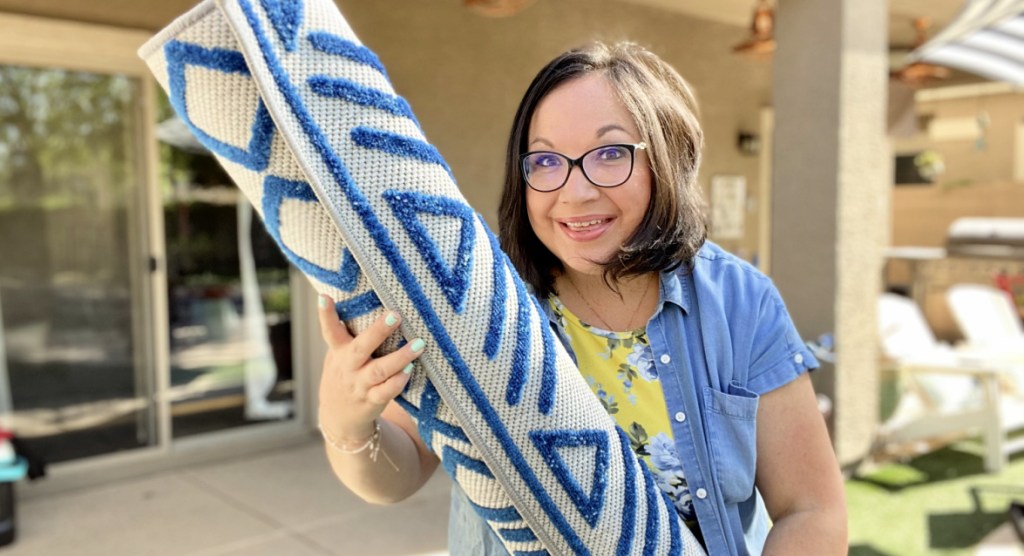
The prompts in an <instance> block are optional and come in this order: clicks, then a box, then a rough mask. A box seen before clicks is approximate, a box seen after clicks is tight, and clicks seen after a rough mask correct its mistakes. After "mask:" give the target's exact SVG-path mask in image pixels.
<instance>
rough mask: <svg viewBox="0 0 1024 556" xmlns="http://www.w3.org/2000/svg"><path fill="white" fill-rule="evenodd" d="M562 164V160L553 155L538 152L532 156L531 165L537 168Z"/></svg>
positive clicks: (555, 166) (554, 166)
mask: <svg viewBox="0 0 1024 556" xmlns="http://www.w3.org/2000/svg"><path fill="white" fill-rule="evenodd" d="M561 165H562V160H561V159H560V158H558V157H557V156H555V155H551V154H539V155H536V156H534V157H533V166H535V167H537V168H557V167H558V166H561Z"/></svg>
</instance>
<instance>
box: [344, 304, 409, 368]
mask: <svg viewBox="0 0 1024 556" xmlns="http://www.w3.org/2000/svg"><path fill="white" fill-rule="evenodd" d="M399 322H401V319H399V318H398V313H394V312H391V311H389V312H386V313H384V314H383V315H381V316H379V317H377V320H375V321H373V324H371V325H370V326H369V327H368V328H367V329H366V330H363V331H362V332H360V333H359V334H358V335H357V336H356V337H355V338H354V339H353V340H352V345H350V346H349V349H350V350H351V351H350V353H351V355H352V357H353V358H355V360H356V361H365V360H367V359H369V358H370V356H372V355H373V352H375V351H377V348H379V347H380V345H381V344H383V343H384V340H387V339H388V336H390V335H391V334H392V333H393V332H394V331H395V329H396V328H398V323H399Z"/></svg>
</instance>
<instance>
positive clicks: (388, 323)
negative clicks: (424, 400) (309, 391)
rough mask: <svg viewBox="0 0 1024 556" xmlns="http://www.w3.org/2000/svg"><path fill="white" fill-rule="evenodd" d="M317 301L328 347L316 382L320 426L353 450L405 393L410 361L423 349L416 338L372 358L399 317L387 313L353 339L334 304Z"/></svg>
mask: <svg viewBox="0 0 1024 556" xmlns="http://www.w3.org/2000/svg"><path fill="white" fill-rule="evenodd" d="M318 302H319V306H320V311H319V313H320V331H321V333H322V334H323V337H324V341H326V342H327V347H328V350H327V356H326V357H325V358H324V367H323V373H322V375H321V377H320V426H321V427H323V428H324V429H325V430H326V431H327V434H329V435H330V436H331V437H332V438H334V439H336V440H337V441H338V442H340V443H343V444H345V445H353V446H356V445H359V444H360V443H362V442H364V441H365V440H366V439H368V438H370V436H371V435H372V434H373V430H374V420H375V419H377V418H378V417H379V416H380V414H381V412H383V411H384V408H385V407H387V405H388V403H389V402H391V401H392V400H393V399H394V398H395V397H396V396H398V394H400V393H401V392H402V389H403V388H405V385H406V384H407V383H408V382H409V376H410V373H411V372H412V362H413V361H414V360H415V359H416V358H417V357H419V356H420V354H421V353H423V347H424V345H425V344H424V342H423V340H421V339H418V338H417V339H415V340H413V341H411V342H409V343H408V344H407V345H406V346H404V347H403V348H402V349H399V350H396V351H395V352H393V353H389V354H388V355H385V356H383V357H376V358H375V357H373V353H374V351H376V350H377V348H379V347H380V345H381V344H382V343H384V340H386V339H387V338H388V336H390V335H391V334H392V333H393V332H394V331H395V329H396V328H398V324H399V317H398V315H397V314H395V313H390V312H389V313H385V314H384V315H381V316H380V318H378V319H377V320H376V321H375V322H374V323H373V324H372V325H370V327H369V328H367V329H366V330H364V331H363V332H361V333H360V334H359V335H358V336H352V334H351V333H350V332H349V331H348V328H346V327H345V323H343V322H341V321H340V320H338V315H337V312H336V311H335V309H334V300H333V299H331V298H330V297H328V296H325V295H321V296H320V298H319V301H318Z"/></svg>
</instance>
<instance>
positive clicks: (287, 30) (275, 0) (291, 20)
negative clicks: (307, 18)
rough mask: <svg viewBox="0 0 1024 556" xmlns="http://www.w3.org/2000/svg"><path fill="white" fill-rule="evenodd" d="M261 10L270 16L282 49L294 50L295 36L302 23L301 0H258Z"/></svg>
mask: <svg viewBox="0 0 1024 556" xmlns="http://www.w3.org/2000/svg"><path fill="white" fill-rule="evenodd" d="M260 5H262V6H263V11H265V12H267V17H269V18H270V25H271V26H273V27H274V31H276V32H277V38H278V39H279V40H280V41H281V44H283V45H284V49H285V50H287V51H289V52H291V51H293V50H295V38H296V37H297V36H298V34H299V26H301V25H302V0H260Z"/></svg>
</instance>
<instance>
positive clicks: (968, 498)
mask: <svg viewBox="0 0 1024 556" xmlns="http://www.w3.org/2000/svg"><path fill="white" fill-rule="evenodd" d="M980 454H981V448H980V446H978V445H977V444H974V443H971V442H964V443H960V444H956V445H954V446H952V447H949V448H944V449H941V450H937V451H935V452H932V453H930V454H926V455H923V456H920V457H917V458H915V459H912V460H910V461H908V462H906V463H891V464H886V465H883V466H881V467H878V468H877V469H875V470H873V471H870V472H867V473H865V474H863V475H861V476H858V477H855V478H853V479H850V480H848V481H847V482H846V497H847V505H848V507H849V515H850V554H851V555H853V556H873V555H883V554H884V555H889V556H915V555H927V554H943V555H947V554H948V555H961V554H963V555H968V554H972V553H973V551H974V547H975V546H976V545H977V544H978V543H979V542H980V541H981V539H982V538H984V537H985V535H987V534H989V533H990V532H991V531H992V530H993V529H995V528H996V527H998V526H1000V525H1002V524H1003V523H1005V522H1006V521H1007V514H1006V512H1007V508H1008V507H1009V505H1010V502H1011V500H1018V501H1020V502H1024V454H1017V456H1016V457H1014V458H1011V460H1010V464H1009V465H1008V466H1006V467H1004V468H1003V470H1002V471H1001V472H1000V473H994V474H989V473H985V471H984V469H983V468H982V459H981V456H980ZM972 492H973V493H974V494H973V495H972ZM1021 548H1022V553H1024V544H1022V545H1021Z"/></svg>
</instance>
